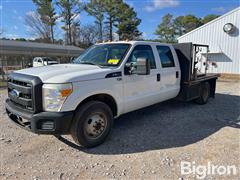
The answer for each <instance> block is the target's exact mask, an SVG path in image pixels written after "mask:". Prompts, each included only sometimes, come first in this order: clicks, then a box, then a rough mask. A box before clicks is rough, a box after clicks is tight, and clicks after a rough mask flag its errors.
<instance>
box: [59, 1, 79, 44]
mask: <svg viewBox="0 0 240 180" xmlns="http://www.w3.org/2000/svg"><path fill="white" fill-rule="evenodd" d="M57 5H58V6H59V7H60V11H61V12H60V16H61V17H62V18H63V20H62V22H63V23H64V26H63V27H62V28H63V30H64V31H65V33H66V41H67V44H70V45H72V44H73V36H72V32H73V31H72V26H73V23H74V19H75V18H76V17H77V16H78V15H79V13H80V3H79V0H59V1H58V2H57Z"/></svg>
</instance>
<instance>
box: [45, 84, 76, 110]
mask: <svg viewBox="0 0 240 180" xmlns="http://www.w3.org/2000/svg"><path fill="white" fill-rule="evenodd" d="M71 93H72V84H70V83H68V84H44V85H43V93H42V96H43V110H44V111H53V112H59V111H60V110H61V108H62V105H63V103H64V101H65V100H66V99H67V97H68V96H69V95H70V94H71Z"/></svg>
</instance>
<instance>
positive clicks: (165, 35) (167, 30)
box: [155, 14, 175, 43]
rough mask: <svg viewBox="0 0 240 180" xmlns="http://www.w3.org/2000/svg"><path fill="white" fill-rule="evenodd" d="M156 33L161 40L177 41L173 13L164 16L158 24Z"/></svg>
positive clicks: (167, 41)
mask: <svg viewBox="0 0 240 180" xmlns="http://www.w3.org/2000/svg"><path fill="white" fill-rule="evenodd" d="M155 34H156V35H158V37H159V39H160V40H161V42H166V43H171V42H175V27H174V20H173V16H172V15H171V14H166V15H165V16H163V18H162V22H161V23H160V24H159V25H158V27H157V30H156V32H155Z"/></svg>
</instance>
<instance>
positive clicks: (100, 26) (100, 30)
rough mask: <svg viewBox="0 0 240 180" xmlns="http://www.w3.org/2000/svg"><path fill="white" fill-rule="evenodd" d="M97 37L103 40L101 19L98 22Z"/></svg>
mask: <svg viewBox="0 0 240 180" xmlns="http://www.w3.org/2000/svg"><path fill="white" fill-rule="evenodd" d="M99 32H100V34H99V37H100V41H103V29H102V21H100V22H99Z"/></svg>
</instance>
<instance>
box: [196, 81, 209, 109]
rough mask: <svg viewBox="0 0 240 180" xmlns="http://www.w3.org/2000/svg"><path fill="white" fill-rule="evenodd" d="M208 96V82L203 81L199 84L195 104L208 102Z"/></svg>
mask: <svg viewBox="0 0 240 180" xmlns="http://www.w3.org/2000/svg"><path fill="white" fill-rule="evenodd" d="M209 97H210V84H209V83H208V82H204V83H202V84H201V92H200V97H199V98H197V99H196V100H195V102H196V103H197V104H200V105H203V104H206V103H207V102H208V99H209Z"/></svg>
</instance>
